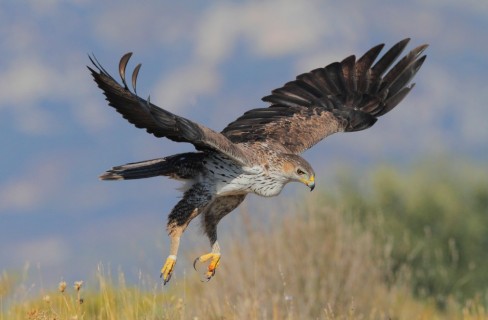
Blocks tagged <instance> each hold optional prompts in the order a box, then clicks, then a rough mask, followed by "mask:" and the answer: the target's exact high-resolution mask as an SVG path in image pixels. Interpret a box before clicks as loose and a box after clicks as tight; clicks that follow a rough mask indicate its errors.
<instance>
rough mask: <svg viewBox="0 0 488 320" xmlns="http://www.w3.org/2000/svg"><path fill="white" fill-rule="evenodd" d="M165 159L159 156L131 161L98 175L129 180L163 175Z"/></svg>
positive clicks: (102, 177) (104, 178) (107, 178)
mask: <svg viewBox="0 0 488 320" xmlns="http://www.w3.org/2000/svg"><path fill="white" fill-rule="evenodd" d="M165 167H167V165H166V159H165V158H159V159H153V160H146V161H140V162H131V163H127V164H124V165H121V166H116V167H113V168H112V169H110V170H108V171H106V172H105V173H103V174H102V175H101V176H100V180H131V179H141V178H149V177H156V176H160V175H164V173H165V172H166V171H167V170H166V168H165Z"/></svg>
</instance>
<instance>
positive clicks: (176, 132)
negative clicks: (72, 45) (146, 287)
mask: <svg viewBox="0 0 488 320" xmlns="http://www.w3.org/2000/svg"><path fill="white" fill-rule="evenodd" d="M408 41H409V39H405V40H402V41H400V42H398V43H397V44H396V45H394V46H393V47H392V48H391V49H390V50H388V51H387V52H386V53H385V54H384V55H383V56H382V57H381V58H380V59H379V60H378V61H377V62H376V63H375V61H376V59H377V57H378V55H379V54H380V51H381V50H382V48H383V46H384V45H383V44H381V45H378V46H375V47H373V48H371V49H370V50H369V51H367V52H366V53H365V54H364V55H363V56H362V57H360V58H359V59H357V60H356V58H355V56H349V57H347V58H345V59H344V60H342V61H341V62H334V63H331V64H329V65H327V66H326V67H323V68H318V69H315V70H312V71H310V72H308V73H304V74H301V75H299V76H298V77H297V78H296V79H295V80H294V81H291V82H288V83H286V84H285V85H284V86H283V87H281V88H278V89H275V90H273V91H272V93H271V95H268V96H266V97H264V98H263V100H264V101H266V102H269V103H271V106H270V107H268V108H258V109H252V110H249V111H247V112H246V113H244V115H242V116H241V117H239V118H238V119H237V120H235V121H234V122H232V123H230V124H229V125H228V126H227V127H226V128H225V129H224V130H223V131H222V132H221V133H218V132H216V131H213V130H212V129H210V128H207V127H205V126H203V125H201V124H198V123H195V122H193V121H190V120H188V119H185V118H183V117H180V116H177V115H175V114H173V113H171V112H169V111H167V110H164V109H161V108H159V107H157V106H156V105H154V104H152V103H151V102H150V99H149V98H148V99H147V100H144V99H142V98H140V97H139V96H138V95H137V90H136V83H137V77H138V74H139V70H140V67H141V65H140V64H139V65H137V66H136V67H135V69H134V72H133V74H132V79H131V80H132V88H133V90H132V91H131V90H130V89H129V87H128V86H127V83H126V77H125V70H126V67H127V63H128V61H129V59H130V57H131V55H132V54H131V53H128V54H126V55H124V56H123V57H122V59H121V60H120V64H119V74H120V77H121V79H122V85H120V84H119V83H117V81H115V79H114V78H112V77H111V76H110V75H109V73H108V72H107V71H106V70H105V69H104V68H103V67H102V66H101V65H100V63H98V61H97V60H96V59H95V58H94V57H90V60H91V62H92V63H93V66H94V67H95V69H96V70H95V69H93V68H91V67H88V68H89V69H90V71H91V73H92V76H93V78H94V80H95V82H96V83H97V84H98V86H99V87H100V88H101V89H102V90H103V92H104V94H105V96H106V98H107V101H108V102H109V105H110V106H112V107H114V108H115V109H116V111H117V112H119V113H120V114H122V116H123V117H124V118H125V119H127V120H128V121H129V122H131V123H132V124H134V125H135V126H136V127H138V128H144V129H146V131H147V132H149V133H151V134H153V135H154V136H156V137H158V138H159V137H166V138H168V139H170V140H173V141H176V142H189V143H191V144H193V145H194V146H195V148H196V149H197V150H198V152H188V153H182V154H177V155H173V156H169V157H165V158H159V159H153V160H147V161H141V162H135V163H129V164H126V165H122V166H117V167H113V168H112V169H110V170H108V171H107V172H105V173H104V174H103V175H101V176H100V179H102V180H123V179H139V178H146V177H153V176H168V177H170V178H173V179H178V180H183V181H186V182H187V187H188V188H187V190H186V191H185V193H184V196H183V198H182V199H181V200H180V201H179V202H178V203H177V205H176V206H175V207H174V208H173V210H172V211H171V213H170V214H169V217H168V224H167V227H168V233H169V235H170V238H171V249H170V255H169V256H168V258H167V260H166V262H165V264H164V266H163V268H162V270H161V277H162V278H163V280H164V283H165V284H166V283H167V282H168V281H169V279H170V278H171V275H172V273H173V268H174V266H175V263H176V255H177V252H178V247H179V240H180V237H181V235H182V233H183V231H184V230H185V228H186V227H187V226H188V224H189V223H190V221H191V220H192V219H193V218H195V217H196V216H198V215H201V216H202V218H203V219H202V220H203V226H204V232H205V233H206V235H207V236H208V238H209V240H210V243H211V246H212V252H211V253H208V254H205V255H202V256H200V257H199V258H197V259H196V260H195V264H196V263H197V262H206V261H209V266H208V268H207V272H206V274H205V277H206V279H207V280H208V279H210V278H211V277H212V276H213V275H214V273H215V269H216V268H217V266H218V264H219V261H220V247H219V244H218V242H217V229H216V228H217V224H218V223H219V221H220V219H222V218H223V217H224V216H225V215H226V214H228V213H229V212H231V211H232V210H234V209H235V208H236V207H237V206H238V205H239V204H240V203H241V202H242V201H243V200H244V199H245V197H246V195H247V194H248V193H255V194H258V195H261V196H275V195H277V194H279V193H280V192H281V190H282V189H283V187H284V186H285V185H286V184H287V183H288V182H291V181H297V182H302V183H304V184H305V185H307V186H308V187H309V188H310V189H313V188H314V187H315V173H314V171H313V169H312V166H311V165H310V164H309V163H308V162H307V161H306V160H305V159H303V158H302V157H301V156H299V154H300V153H302V152H303V151H305V150H306V149H308V148H310V147H312V146H313V145H315V144H316V143H317V142H319V141H320V140H322V139H324V138H325V137H327V136H329V135H331V134H333V133H335V132H340V131H345V132H349V131H359V130H364V129H367V128H369V127H371V126H372V125H373V124H374V123H375V122H376V121H377V118H378V117H380V116H382V115H384V114H385V113H387V112H389V111H390V110H392V109H393V108H394V107H395V106H397V105H398V104H399V103H400V102H401V101H402V100H403V98H405V96H406V95H407V94H408V93H409V92H410V90H411V89H412V88H413V86H414V84H410V81H411V80H412V78H413V77H414V76H415V74H416V73H417V71H418V70H419V69H420V67H421V66H422V64H423V62H424V60H425V57H426V56H425V55H424V56H421V54H422V52H423V51H424V50H425V49H426V48H427V45H421V46H418V47H416V48H415V49H413V50H412V51H410V52H409V53H408V54H407V55H405V56H404V57H403V58H402V59H401V60H400V61H398V62H397V63H396V64H395V65H394V66H393V67H391V66H392V65H393V63H394V62H395V61H396V60H397V59H398V57H399V56H400V55H401V53H402V52H403V50H404V49H405V47H406V45H407V43H408Z"/></svg>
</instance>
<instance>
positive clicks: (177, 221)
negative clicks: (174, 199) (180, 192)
mask: <svg viewBox="0 0 488 320" xmlns="http://www.w3.org/2000/svg"><path fill="white" fill-rule="evenodd" d="M211 199H212V196H211V195H210V193H209V192H208V190H206V189H205V188H204V187H203V186H202V185H201V184H195V185H193V186H192V187H191V188H190V189H188V190H187V191H186V192H185V195H184V196H183V199H181V200H180V201H179V202H178V203H177V204H176V206H175V207H174V208H173V210H171V213H170V215H169V216H168V224H167V230H168V234H169V237H170V239H171V247H170V252H169V256H168V258H167V259H166V262H165V263H164V265H163V267H162V268H161V278H162V279H163V282H164V284H166V283H168V281H169V280H170V279H171V275H172V274H173V269H174V267H175V264H176V257H177V255H178V247H179V245H180V238H181V235H182V234H183V232H184V231H185V229H186V227H188V224H189V223H190V221H191V220H192V219H193V218H195V217H196V216H197V215H198V214H200V213H201V212H202V210H204V208H205V206H207V204H208V203H209V202H210V201H211Z"/></svg>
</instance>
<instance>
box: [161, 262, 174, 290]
mask: <svg viewBox="0 0 488 320" xmlns="http://www.w3.org/2000/svg"><path fill="white" fill-rule="evenodd" d="M175 264H176V256H169V257H168V258H167V259H166V262H165V263H164V266H163V267H162V268H161V274H160V276H159V277H160V278H162V279H163V285H166V284H167V283H168V282H169V280H170V279H171V276H172V275H173V269H174V268H175Z"/></svg>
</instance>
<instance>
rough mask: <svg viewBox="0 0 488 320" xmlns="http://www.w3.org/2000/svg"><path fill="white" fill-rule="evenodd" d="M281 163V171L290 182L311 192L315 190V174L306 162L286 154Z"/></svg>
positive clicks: (293, 155)
mask: <svg viewBox="0 0 488 320" xmlns="http://www.w3.org/2000/svg"><path fill="white" fill-rule="evenodd" d="M283 158H284V162H283V171H284V172H285V174H286V176H287V177H288V178H289V179H290V180H291V181H298V182H301V183H303V184H305V185H306V186H307V187H309V188H310V191H313V189H314V188H315V172H314V171H313V168H312V166H311V165H310V163H308V162H307V160H305V159H303V158H302V157H300V156H297V155H295V154H286V155H285V156H284V157H283Z"/></svg>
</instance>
